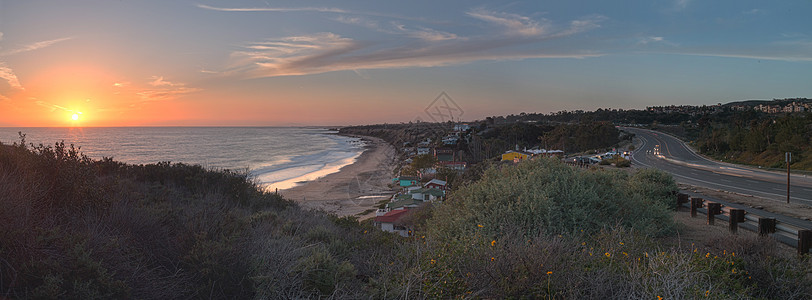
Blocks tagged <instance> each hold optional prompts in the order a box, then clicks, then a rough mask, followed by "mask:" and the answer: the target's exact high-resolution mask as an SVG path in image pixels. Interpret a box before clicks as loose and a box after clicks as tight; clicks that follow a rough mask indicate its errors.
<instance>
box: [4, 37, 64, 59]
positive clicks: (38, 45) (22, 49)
mask: <svg viewBox="0 0 812 300" xmlns="http://www.w3.org/2000/svg"><path fill="white" fill-rule="evenodd" d="M70 39H73V37H65V38H59V39H53V40H48V41H41V42H36V43H33V44H30V45H25V46H23V47H20V48H18V49H14V50H9V51H6V52H2V53H0V56H8V55H14V54H18V53H23V52H28V51H34V50H38V49H42V48H45V47H49V46H51V45H53V44H56V43H59V42H64V41H67V40H70Z"/></svg>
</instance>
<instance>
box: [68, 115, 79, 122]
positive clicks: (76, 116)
mask: <svg viewBox="0 0 812 300" xmlns="http://www.w3.org/2000/svg"><path fill="white" fill-rule="evenodd" d="M70 118H71V119H73V120H74V121H78V120H79V114H73V115H71V116H70Z"/></svg>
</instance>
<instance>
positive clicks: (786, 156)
mask: <svg viewBox="0 0 812 300" xmlns="http://www.w3.org/2000/svg"><path fill="white" fill-rule="evenodd" d="M784 160H785V161H787V203H789V162H790V161H792V152H786V153H784Z"/></svg>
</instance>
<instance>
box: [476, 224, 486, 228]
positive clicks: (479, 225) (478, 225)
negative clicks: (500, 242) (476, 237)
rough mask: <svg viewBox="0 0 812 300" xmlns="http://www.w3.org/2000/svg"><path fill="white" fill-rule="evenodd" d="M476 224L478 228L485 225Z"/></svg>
mask: <svg viewBox="0 0 812 300" xmlns="http://www.w3.org/2000/svg"><path fill="white" fill-rule="evenodd" d="M476 226H477V227H479V228H482V227H485V226H482V224H476Z"/></svg>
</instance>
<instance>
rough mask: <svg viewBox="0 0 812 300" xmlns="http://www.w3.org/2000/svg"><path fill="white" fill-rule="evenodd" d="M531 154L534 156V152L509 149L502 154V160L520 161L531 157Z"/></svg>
mask: <svg viewBox="0 0 812 300" xmlns="http://www.w3.org/2000/svg"><path fill="white" fill-rule="evenodd" d="M530 156H532V154H530V153H527V152H524V151H514V150H509V151H508V152H505V153H504V154H502V161H513V162H519V161H522V160H526V159H528V158H530Z"/></svg>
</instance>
